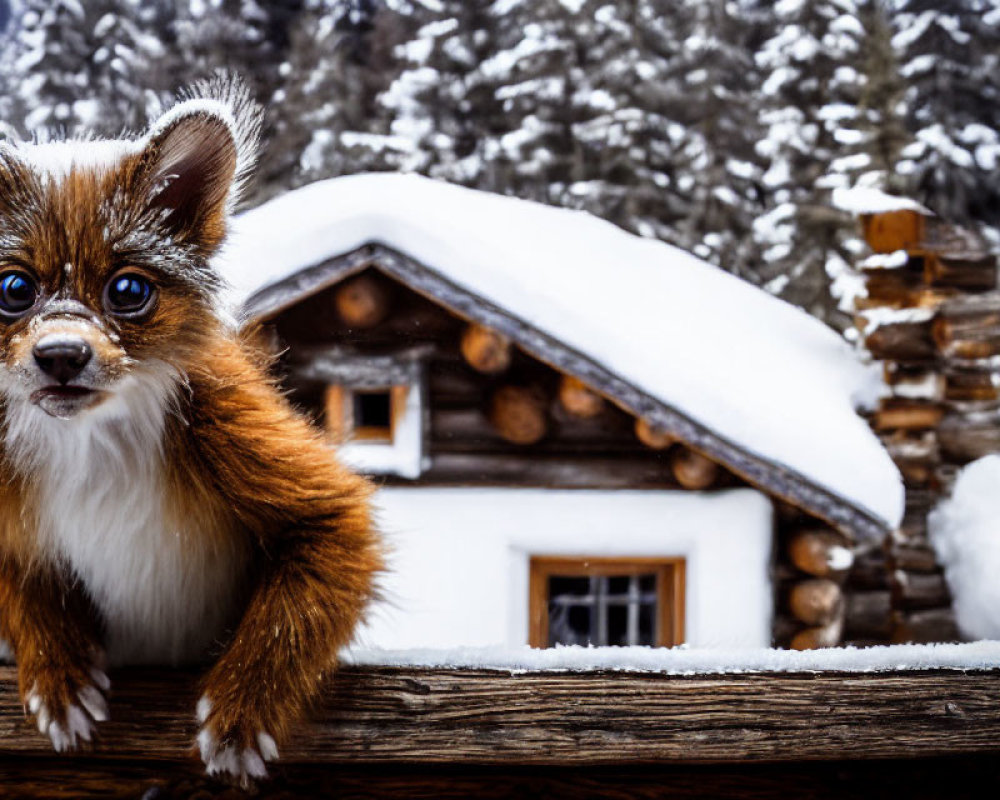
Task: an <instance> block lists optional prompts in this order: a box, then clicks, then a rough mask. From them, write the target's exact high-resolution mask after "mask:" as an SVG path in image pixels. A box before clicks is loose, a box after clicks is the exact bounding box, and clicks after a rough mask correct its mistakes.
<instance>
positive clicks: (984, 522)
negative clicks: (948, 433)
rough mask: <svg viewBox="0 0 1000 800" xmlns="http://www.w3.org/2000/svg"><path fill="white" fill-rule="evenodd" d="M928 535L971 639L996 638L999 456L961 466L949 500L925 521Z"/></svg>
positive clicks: (999, 630) (999, 633) (999, 611)
mask: <svg viewBox="0 0 1000 800" xmlns="http://www.w3.org/2000/svg"><path fill="white" fill-rule="evenodd" d="M928 532H929V534H930V537H931V543H932V544H933V545H934V549H935V550H936V551H937V555H938V560H939V561H940V562H941V564H942V566H944V574H945V578H946V579H947V581H948V586H949V587H950V588H951V593H952V595H953V597H954V608H955V617H956V619H957V620H958V625H959V627H960V628H961V629H962V632H963V633H964V634H965V635H967V636H969V637H972V638H976V639H981V638H1000V455H989V456H986V457H985V458H981V459H979V460H978V461H974V462H973V463H971V464H969V465H968V466H967V467H965V468H964V469H963V470H962V471H961V472H960V473H959V475H958V479H957V480H956V481H955V487H954V489H953V491H952V495H951V498H950V499H949V500H945V501H944V502H942V503H941V504H940V505H939V506H938V507H937V508H936V509H935V510H934V511H933V512H931V514H930V516H929V517H928Z"/></svg>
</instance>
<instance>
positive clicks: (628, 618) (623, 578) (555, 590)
mask: <svg viewBox="0 0 1000 800" xmlns="http://www.w3.org/2000/svg"><path fill="white" fill-rule="evenodd" d="M656 582H657V577H656V574H655V573H647V574H645V575H634V574H631V575H592V576H576V575H550V576H548V581H547V583H548V614H549V636H548V646H549V647H552V646H553V645H556V644H584V645H585V644H593V645H601V644H609V645H652V644H655V643H656V620H657V618H658V613H657V602H658V601H657V592H656Z"/></svg>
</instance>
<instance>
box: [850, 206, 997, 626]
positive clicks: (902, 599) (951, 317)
mask: <svg viewBox="0 0 1000 800" xmlns="http://www.w3.org/2000/svg"><path fill="white" fill-rule="evenodd" d="M862 228H863V230H864V232H865V237H866V240H867V242H868V244H869V246H870V247H871V249H872V251H873V253H874V255H872V256H868V257H867V258H864V259H862V260H861V261H860V263H859V264H858V271H859V273H860V274H861V275H862V276H863V278H864V281H865V285H866V289H867V296H866V297H863V298H860V299H859V300H858V301H857V308H856V323H855V324H856V331H857V333H858V341H859V344H860V345H861V347H862V348H863V349H864V350H866V351H867V352H868V353H869V354H870V355H871V357H872V358H873V359H875V360H876V361H880V362H882V365H883V374H884V377H885V384H886V387H887V390H888V391H887V396H886V397H885V398H884V399H883V400H882V401H881V402H880V405H879V407H878V408H877V409H876V410H875V411H874V413H873V414H872V415H871V419H870V421H871V424H872V427H873V429H874V430H875V432H876V433H877V434H878V435H879V437H880V438H881V439H882V442H883V443H884V444H885V446H886V448H887V450H888V451H889V453H890V455H891V456H892V458H893V459H894V460H895V462H896V464H897V466H898V467H899V470H900V472H901V473H902V475H903V480H904V483H905V486H906V514H905V516H904V519H903V523H902V525H901V526H900V530H899V531H898V532H897V533H896V534H895V535H894V536H892V537H891V539H890V540H889V541H888V542H886V546H885V548H884V553H883V554H882V555H883V558H884V559H885V562H886V566H887V568H888V569H887V571H886V575H888V577H889V581H888V585H887V586H880V587H879V588H878V589H877V590H874V591H878V592H880V595H879V597H880V598H882V599H880V602H883V601H884V597H883V596H884V595H885V594H886V593H887V595H888V598H889V601H890V607H891V611H890V614H889V632H890V639H891V641H893V642H904V641H914V642H930V641H949V640H955V639H957V638H959V632H958V630H957V628H956V625H955V620H954V615H953V614H952V611H951V597H950V595H949V592H948V587H947V585H946V583H945V580H944V576H943V575H942V571H941V568H940V565H938V563H937V561H936V558H935V555H934V552H933V549H932V548H931V546H930V543H929V541H928V538H927V514H928V513H929V511H930V510H931V509H932V508H933V507H934V506H935V505H936V504H937V502H938V501H939V500H940V499H942V498H943V497H945V496H947V494H948V492H949V491H950V488H951V484H952V482H953V480H954V476H955V474H956V473H957V471H958V470H959V469H960V468H961V467H962V466H963V465H964V464H967V463H968V462H970V461H972V460H974V459H976V458H979V457H980V456H983V455H986V454H987V453H992V452H998V451H1000V292H998V291H997V263H996V257H995V256H994V255H992V254H991V253H990V252H989V248H988V247H987V245H986V243H985V242H984V241H983V240H982V239H981V238H980V237H979V236H978V235H977V234H976V233H975V232H974V231H971V230H968V229H965V228H960V227H958V226H954V225H949V224H947V223H945V222H943V221H941V220H940V219H938V218H936V217H926V216H923V215H920V214H918V213H917V212H915V211H904V212H891V213H888V214H874V215H866V216H864V217H862ZM868 599H873V598H868ZM859 602H860V601H859ZM866 602H867V600H866Z"/></svg>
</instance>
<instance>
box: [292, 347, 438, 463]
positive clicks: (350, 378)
mask: <svg viewBox="0 0 1000 800" xmlns="http://www.w3.org/2000/svg"><path fill="white" fill-rule="evenodd" d="M297 374H298V375H299V376H300V378H302V379H305V380H322V381H323V383H324V384H325V386H326V388H325V395H324V407H323V411H324V414H323V419H324V427H325V428H326V431H327V433H328V434H329V436H330V439H331V440H332V441H333V442H334V443H335V444H336V445H337V449H338V453H339V454H340V457H341V459H342V460H343V462H344V463H345V464H347V465H348V466H350V467H352V468H353V469H356V470H357V471H359V472H362V473H365V474H368V475H398V476H400V477H404V478H417V477H419V476H420V473H421V472H422V470H423V469H424V467H425V461H426V460H427V458H426V454H425V442H424V430H425V428H426V419H425V417H426V413H427V409H426V404H425V403H424V401H423V395H424V388H423V387H424V378H423V368H422V366H421V363H420V361H419V360H417V359H415V358H412V357H411V358H407V357H405V356H397V357H393V356H359V355H356V354H354V355H348V354H344V353H341V352H339V351H329V352H327V351H323V352H321V353H319V354H318V355H317V356H316V357H315V358H314V359H313V360H311V361H308V362H306V363H305V364H304V365H303V366H301V367H300V368H299V369H298V371H297Z"/></svg>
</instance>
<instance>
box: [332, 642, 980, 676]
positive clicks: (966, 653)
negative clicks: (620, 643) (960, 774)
mask: <svg viewBox="0 0 1000 800" xmlns="http://www.w3.org/2000/svg"><path fill="white" fill-rule="evenodd" d="M344 660H345V661H346V662H347V663H351V664H359V665H371V666H392V667H428V668H435V667H437V668H447V669H452V668H457V669H462V668H466V669H496V670H503V671H505V672H512V673H519V672H537V671H552V672H556V671H558V672H591V671H595V670H613V671H616V672H659V673H663V674H666V675H722V674H731V673H744V672H830V671H833V672H888V671H898V670H921V669H960V670H982V669H996V668H997V667H1000V642H992V641H990V642H986V641H984V642H970V643H968V644H920V645H915V644H897V645H891V646H880V647H831V648H827V649H824V650H802V651H798V650H773V649H769V648H762V647H761V648H742V649H728V650H727V649H696V648H690V649H689V648H687V647H675V648H670V649H668V648H663V647H579V646H571V647H553V648H549V649H546V650H537V649H533V648H531V647H512V648H504V647H465V648H454V649H449V650H428V649H415V650H375V649H360V648H353V649H351V650H349V651H347V652H346V653H345V656H344Z"/></svg>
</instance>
